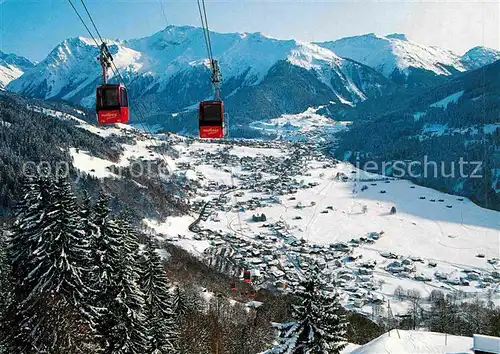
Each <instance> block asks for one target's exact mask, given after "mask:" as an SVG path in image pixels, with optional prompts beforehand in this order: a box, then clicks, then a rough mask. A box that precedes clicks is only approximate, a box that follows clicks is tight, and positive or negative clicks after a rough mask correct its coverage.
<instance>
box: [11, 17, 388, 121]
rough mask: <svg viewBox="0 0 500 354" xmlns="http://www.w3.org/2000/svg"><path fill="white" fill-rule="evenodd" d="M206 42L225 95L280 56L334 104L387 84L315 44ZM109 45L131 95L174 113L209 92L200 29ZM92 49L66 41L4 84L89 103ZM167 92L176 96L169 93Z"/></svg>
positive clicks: (95, 77)
mask: <svg viewBox="0 0 500 354" xmlns="http://www.w3.org/2000/svg"><path fill="white" fill-rule="evenodd" d="M212 44H213V50H214V56H215V57H216V58H217V59H218V60H219V61H220V65H221V68H222V73H223V75H224V78H225V84H224V87H223V89H224V93H225V97H228V96H231V95H234V94H236V93H237V92H238V91H241V90H242V89H243V88H244V87H252V86H259V85H261V84H263V82H264V81H265V79H266V78H269V77H270V76H272V74H273V71H272V70H271V69H273V68H274V69H276V66H277V64H279V63H280V62H283V63H282V64H284V65H286V66H288V67H289V66H293V67H295V69H299V70H304V69H305V70H306V71H308V72H310V73H312V75H313V76H314V77H315V78H316V81H317V83H316V84H317V85H322V87H321V88H318V89H319V90H324V91H329V92H328V94H329V98H331V99H335V100H337V101H339V102H343V101H347V102H352V103H355V102H359V101H362V100H365V99H366V98H368V97H373V96H377V95H380V94H381V93H382V91H383V89H384V86H387V85H389V83H387V82H385V80H383V78H381V77H379V76H378V75H377V73H375V72H373V71H372V70H371V69H370V68H367V67H365V66H363V65H360V64H358V63H354V62H352V61H350V60H346V59H342V58H339V57H338V56H337V55H335V54H334V53H333V52H331V51H330V50H328V49H325V48H322V47H319V46H317V45H315V44H310V43H300V42H297V41H294V40H277V39H274V38H270V37H266V36H263V35H262V34H260V33H244V34H239V33H229V34H221V33H212ZM110 49H111V52H112V53H113V54H114V57H115V64H116V65H117V67H118V68H119V70H120V71H121V72H122V74H123V75H124V76H125V77H126V78H127V80H128V81H129V85H130V86H131V89H132V91H134V89H135V93H136V95H143V96H144V95H152V94H162V93H163V94H164V96H165V97H162V98H163V100H164V101H165V100H167V101H169V102H166V105H160V107H158V108H161V110H167V111H170V112H175V111H177V110H182V109H184V108H185V107H189V106H191V105H193V104H194V103H196V101H198V100H200V99H204V98H209V97H210V96H211V91H210V85H209V84H210V83H209V78H208V67H207V64H208V63H207V61H206V59H205V58H206V49H205V44H204V38H203V32H202V30H201V29H200V28H195V27H187V26H185V27H175V26H169V27H167V28H166V29H165V30H163V31H161V32H158V33H156V34H154V35H153V36H151V37H146V38H141V39H134V40H130V41H124V42H111V41H110ZM97 54H98V49H97V47H96V45H95V44H94V43H93V42H91V41H90V40H88V39H86V38H82V37H79V38H71V39H68V40H65V41H64V42H63V43H61V44H60V45H58V46H57V47H56V48H55V49H54V50H53V51H52V52H51V53H50V54H49V55H48V57H47V58H46V59H45V60H44V61H42V62H41V63H40V64H39V65H38V66H37V69H36V70H34V71H33V72H31V73H29V74H28V75H25V76H24V77H23V78H21V79H19V80H16V81H15V82H13V83H12V84H10V85H9V90H12V91H15V92H20V93H23V94H26V95H28V96H34V97H38V98H43V99H51V98H58V99H65V100H70V101H73V102H75V103H81V104H83V105H85V106H91V103H92V102H93V92H94V87H95V85H96V83H98V82H99V81H100V71H99V67H98V65H97V62H96V61H95V58H96V56H97ZM274 73H276V72H274ZM287 73H288V74H290V72H284V73H280V75H286V74H287ZM110 74H111V72H110ZM290 79H291V78H287V77H285V76H283V77H281V80H290ZM173 92H179V93H181V95H180V96H179V95H174V97H172V93H173ZM175 96H177V97H175Z"/></svg>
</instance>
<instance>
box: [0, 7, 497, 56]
mask: <svg viewBox="0 0 500 354" xmlns="http://www.w3.org/2000/svg"><path fill="white" fill-rule="evenodd" d="M161 1H163V7H164V9H165V14H166V20H167V21H165V18H164V17H163V14H162V10H161V5H160V0H86V3H87V5H88V7H89V9H90V11H91V13H92V15H93V17H94V19H95V20H96V22H97V25H98V28H99V29H100V31H101V33H102V35H103V36H104V37H107V38H112V39H116V38H120V39H129V38H137V37H143V36H148V35H151V34H153V33H155V32H157V31H159V30H161V29H162V28H164V27H165V26H166V23H168V24H175V25H185V24H188V25H195V26H198V25H199V17H198V9H197V5H196V0H175V1H172V0H161ZM73 2H74V3H75V5H77V6H78V7H79V8H81V4H80V0H73ZM206 4H207V11H208V17H209V24H210V27H211V29H213V30H216V31H221V32H258V31H259V32H263V33H264V34H266V35H271V36H273V37H277V38H295V39H299V40H305V41H322V40H332V39H337V38H340V37H345V36H352V35H357V34H363V33H369V32H375V33H377V34H387V33H393V32H400V33H405V34H407V37H408V38H409V39H411V40H414V41H416V42H419V43H422V44H427V45H437V46H441V47H444V48H447V49H451V50H454V51H456V52H458V53H462V52H464V51H466V50H467V49H469V48H471V47H473V46H476V45H485V46H489V47H493V48H496V49H500V27H499V26H500V25H499V23H500V17H499V12H500V11H499V9H500V3H499V2H498V0H491V1H488V0H482V1H479V0H477V1H476V0H474V1H464V0H454V1H438V0H435V1H419V0H399V1H380V0H379V1H373V0H368V1H353V0H344V1H333V0H323V1H317V0H302V1H299V0H295V1H280V0H274V1H268V0H260V1H256V0H225V1H211V0H206ZM82 11H83V10H82ZM74 36H87V33H86V31H85V29H84V28H83V26H82V24H81V23H80V22H79V20H78V19H77V17H76V15H75V14H74V12H73V10H72V9H71V7H70V5H69V3H68V1H67V0H0V50H2V51H4V52H14V53H17V54H20V55H24V56H26V57H28V58H30V59H32V60H37V61H40V60H42V59H43V58H44V57H45V56H46V55H47V54H48V52H49V51H50V50H52V49H53V48H54V47H55V46H56V45H57V44H58V43H60V42H61V41H63V40H64V39H65V38H68V37H74Z"/></svg>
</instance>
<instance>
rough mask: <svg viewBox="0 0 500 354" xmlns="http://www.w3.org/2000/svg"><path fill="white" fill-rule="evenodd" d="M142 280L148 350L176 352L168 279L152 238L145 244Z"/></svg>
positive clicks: (141, 263) (159, 352) (142, 260)
mask: <svg viewBox="0 0 500 354" xmlns="http://www.w3.org/2000/svg"><path fill="white" fill-rule="evenodd" d="M139 284H140V287H141V290H142V291H143V293H144V300H145V308H144V310H145V311H144V314H145V316H146V326H147V328H148V338H149V346H148V350H147V352H146V353H151V354H153V353H154V354H167V353H172V354H173V353H177V352H178V347H177V341H178V336H179V333H178V331H177V324H176V321H175V315H174V312H173V310H172V301H171V300H172V299H171V296H170V294H169V286H168V279H167V277H166V275H165V270H164V269H163V265H162V263H161V259H160V257H159V255H158V254H157V253H156V252H155V250H154V247H153V244H152V242H151V240H149V241H148V243H147V244H146V247H145V249H144V254H143V256H142V258H141V262H140V282H139Z"/></svg>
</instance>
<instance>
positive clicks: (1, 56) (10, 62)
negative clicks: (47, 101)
mask: <svg viewBox="0 0 500 354" xmlns="http://www.w3.org/2000/svg"><path fill="white" fill-rule="evenodd" d="M34 66H35V64H34V63H33V62H31V61H30V60H29V59H28V58H25V57H23V56H19V55H17V54H14V53H4V52H2V51H0V89H3V88H4V87H5V86H7V85H8V84H9V83H10V82H11V81H13V80H15V79H17V78H19V77H21V76H22V75H23V74H24V72H25V71H26V70H29V69H31V68H33V67H34Z"/></svg>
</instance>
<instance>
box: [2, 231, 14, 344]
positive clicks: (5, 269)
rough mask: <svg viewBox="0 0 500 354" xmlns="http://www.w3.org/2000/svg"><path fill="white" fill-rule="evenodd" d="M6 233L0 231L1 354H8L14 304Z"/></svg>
mask: <svg viewBox="0 0 500 354" xmlns="http://www.w3.org/2000/svg"><path fill="white" fill-rule="evenodd" d="M6 233H7V232H6V231H4V230H2V229H0V354H7V353H9V352H8V351H7V343H6V338H7V333H8V328H7V327H6V324H7V323H8V318H7V314H8V312H7V309H8V308H9V306H10V305H11V302H12V283H11V276H10V275H11V270H10V265H9V262H8V259H7V242H6Z"/></svg>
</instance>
